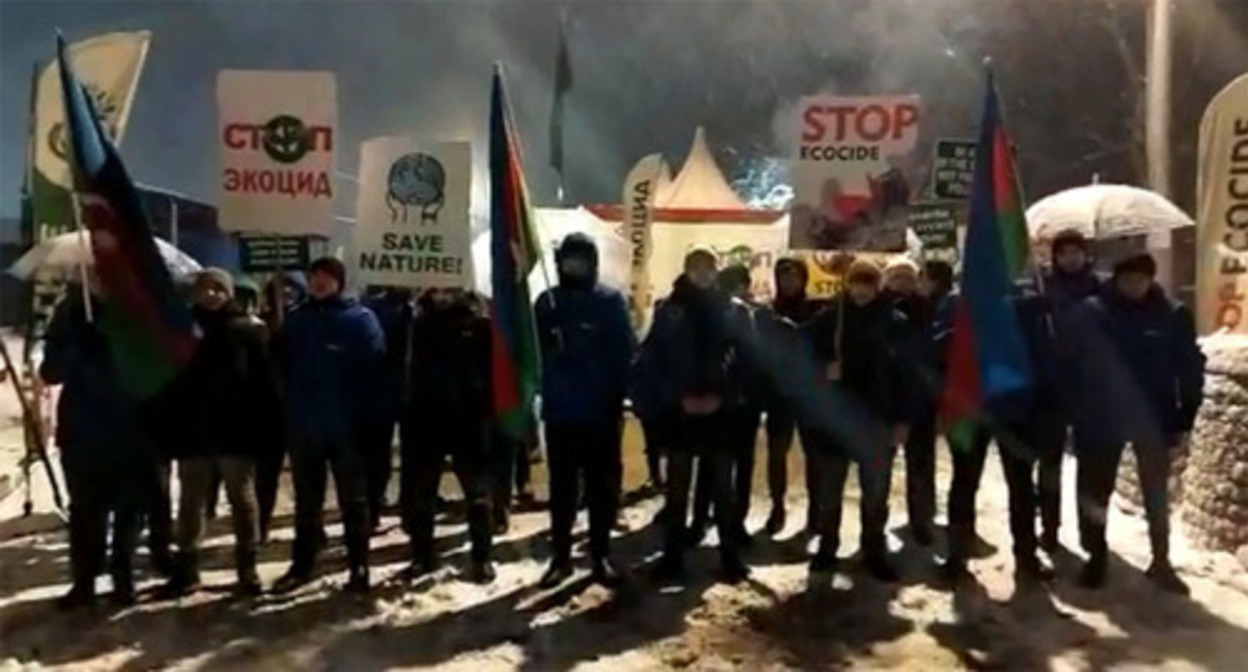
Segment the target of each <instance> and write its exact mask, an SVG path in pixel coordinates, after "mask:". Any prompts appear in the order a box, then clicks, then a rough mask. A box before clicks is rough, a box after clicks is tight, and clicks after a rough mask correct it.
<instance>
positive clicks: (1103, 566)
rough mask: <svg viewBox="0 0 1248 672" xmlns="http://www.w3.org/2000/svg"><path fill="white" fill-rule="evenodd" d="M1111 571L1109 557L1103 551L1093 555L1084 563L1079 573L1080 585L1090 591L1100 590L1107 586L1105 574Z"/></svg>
mask: <svg viewBox="0 0 1248 672" xmlns="http://www.w3.org/2000/svg"><path fill="white" fill-rule="evenodd" d="M1108 569H1109V557H1108V556H1107V555H1106V554H1105V553H1104V552H1103V551H1102V552H1099V553H1093V554H1092V555H1091V556H1089V557H1088V561H1087V562H1086V563H1084V565H1083V569H1082V570H1081V571H1080V572H1079V585H1080V586H1082V587H1084V588H1087V589H1088V590H1099V589H1100V588H1103V587H1104V586H1105V574H1106V572H1107V571H1108Z"/></svg>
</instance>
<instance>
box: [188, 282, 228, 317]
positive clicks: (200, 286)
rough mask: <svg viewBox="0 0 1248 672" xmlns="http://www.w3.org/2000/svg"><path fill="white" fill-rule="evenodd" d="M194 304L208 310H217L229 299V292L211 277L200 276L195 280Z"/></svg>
mask: <svg viewBox="0 0 1248 672" xmlns="http://www.w3.org/2000/svg"><path fill="white" fill-rule="evenodd" d="M194 299H195V305H197V306H199V307H200V308H203V309H204V310H208V311H218V310H221V307H222V306H224V305H225V304H226V303H227V302H228V301H229V300H230V295H229V292H227V291H226V289H225V287H222V286H221V283H219V282H217V281H216V280H213V279H212V278H207V277H201V278H199V279H198V280H196V281H195V292H194Z"/></svg>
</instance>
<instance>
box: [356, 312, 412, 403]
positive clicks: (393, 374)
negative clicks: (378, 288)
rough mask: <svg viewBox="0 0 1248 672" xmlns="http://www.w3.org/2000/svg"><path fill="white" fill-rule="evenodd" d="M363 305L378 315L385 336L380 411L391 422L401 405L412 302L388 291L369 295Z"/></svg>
mask: <svg viewBox="0 0 1248 672" xmlns="http://www.w3.org/2000/svg"><path fill="white" fill-rule="evenodd" d="M364 305H365V306H366V307H367V308H368V309H369V310H371V311H373V314H374V315H376V316H377V323H378V324H379V325H380V326H381V331H382V333H383V334H384V335H385V338H386V360H385V365H384V366H383V368H382V373H381V376H382V390H381V398H382V400H383V402H382V403H383V404H384V407H383V408H382V409H379V410H381V411H382V412H383V413H384V415H383V421H386V422H394V419H395V416H396V415H397V414H398V413H399V410H400V408H401V407H402V400H403V385H404V376H403V369H404V367H405V366H406V365H407V355H408V352H407V339H408V333H407V327H408V326H409V325H410V324H411V320H412V305H411V302H410V301H408V299H407V297H406V296H404V295H402V294H400V293H395V292H387V293H384V294H381V295H378V296H373V297H369V298H368V299H367V300H365V301H364Z"/></svg>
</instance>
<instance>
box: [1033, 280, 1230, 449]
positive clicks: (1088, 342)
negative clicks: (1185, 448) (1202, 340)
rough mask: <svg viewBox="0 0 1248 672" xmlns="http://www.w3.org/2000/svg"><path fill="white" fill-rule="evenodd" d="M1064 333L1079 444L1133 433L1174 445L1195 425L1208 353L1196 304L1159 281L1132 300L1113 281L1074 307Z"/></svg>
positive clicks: (1066, 383) (1135, 438) (1132, 437)
mask: <svg viewBox="0 0 1248 672" xmlns="http://www.w3.org/2000/svg"><path fill="white" fill-rule="evenodd" d="M1058 333H1059V337H1060V338H1061V339H1062V341H1063V342H1062V344H1061V348H1060V351H1059V354H1060V356H1061V357H1062V358H1063V360H1064V361H1063V363H1062V366H1061V368H1060V371H1061V373H1062V375H1063V381H1062V384H1063V388H1064V389H1063V391H1064V393H1065V395H1066V396H1068V397H1069V398H1070V404H1069V408H1070V409H1071V410H1072V413H1073V416H1072V420H1073V425H1074V427H1075V434H1076V436H1077V437H1078V440H1077V441H1076V444H1077V445H1078V446H1079V447H1080V449H1084V448H1086V447H1089V446H1105V445H1117V444H1123V443H1126V442H1128V441H1132V442H1136V443H1140V444H1143V445H1145V446H1154V447H1169V444H1170V443H1171V442H1172V441H1173V440H1174V437H1175V435H1176V434H1181V433H1185V432H1189V431H1191V429H1192V424H1193V423H1194V422H1195V419H1196V412H1197V411H1198V410H1199V408H1200V403H1201V400H1202V398H1203V394H1204V375H1205V356H1204V354H1203V353H1202V352H1201V350H1200V346H1199V345H1198V344H1197V342H1196V328H1195V323H1194V321H1193V319H1192V314H1191V312H1190V311H1189V310H1188V309H1187V308H1186V307H1184V306H1183V305H1182V304H1179V303H1177V302H1174V301H1171V300H1170V299H1169V298H1168V297H1167V296H1166V295H1165V292H1164V291H1163V290H1162V289H1161V288H1160V287H1157V286H1154V287H1153V289H1152V290H1150V291H1149V293H1148V294H1147V295H1146V296H1145V297H1144V299H1143V300H1142V301H1131V300H1129V299H1128V298H1127V297H1125V296H1123V294H1122V293H1121V292H1119V291H1118V289H1117V287H1115V286H1114V284H1113V283H1108V284H1106V286H1105V287H1104V288H1103V289H1102V290H1101V292H1100V293H1099V294H1098V295H1097V296H1094V297H1092V298H1089V299H1087V300H1086V301H1084V302H1083V303H1082V304H1080V305H1079V306H1078V307H1077V308H1075V309H1073V310H1071V311H1070V313H1069V314H1068V315H1067V316H1066V317H1065V318H1064V319H1063V324H1062V326H1061V328H1060V329H1059V330H1058Z"/></svg>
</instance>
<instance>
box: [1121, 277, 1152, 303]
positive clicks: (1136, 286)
mask: <svg viewBox="0 0 1248 672" xmlns="http://www.w3.org/2000/svg"><path fill="white" fill-rule="evenodd" d="M1114 283H1115V284H1116V285H1117V286H1118V291H1119V292H1122V295H1123V296H1125V297H1127V299H1129V300H1131V301H1142V300H1144V297H1145V296H1147V295H1148V290H1150V289H1152V288H1153V279H1152V278H1150V277H1149V276H1147V275H1145V274H1143V273H1119V274H1118V276H1117V277H1115V278H1114Z"/></svg>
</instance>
